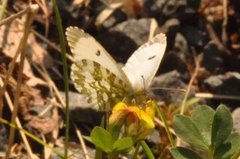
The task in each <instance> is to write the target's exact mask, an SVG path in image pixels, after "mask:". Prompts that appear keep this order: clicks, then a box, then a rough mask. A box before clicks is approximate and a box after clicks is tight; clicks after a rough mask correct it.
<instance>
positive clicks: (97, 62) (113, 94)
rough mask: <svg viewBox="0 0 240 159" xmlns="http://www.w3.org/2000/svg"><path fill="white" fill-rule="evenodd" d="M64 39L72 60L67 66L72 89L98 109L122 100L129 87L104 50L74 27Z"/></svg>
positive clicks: (106, 107)
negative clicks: (69, 68) (66, 41)
mask: <svg viewBox="0 0 240 159" xmlns="http://www.w3.org/2000/svg"><path fill="white" fill-rule="evenodd" d="M66 36H67V40H68V44H69V46H70V49H71V51H72V53H73V56H74V59H75V62H74V63H73V65H72V67H71V79H72V81H73V83H74V85H75V88H76V89H77V90H78V91H79V92H81V93H83V94H84V95H85V96H86V97H87V99H88V102H89V103H91V104H93V105H94V106H97V108H98V109H100V110H109V108H111V107H112V106H113V105H114V104H116V103H117V102H119V101H121V100H123V98H124V96H125V95H127V93H128V92H129V89H131V85H130V82H129V81H128V79H127V77H126V75H125V74H124V72H123V71H122V70H121V68H119V66H118V65H117V63H116V62H115V61H114V59H113V58H112V57H111V56H110V55H109V54H108V53H107V51H106V50H105V49H104V48H103V47H102V46H101V45H100V44H99V43H98V42H97V41H96V40H95V39H94V38H93V37H92V36H90V35H89V34H87V33H86V32H84V31H83V30H81V29H79V28H77V27H69V28H67V31H66Z"/></svg>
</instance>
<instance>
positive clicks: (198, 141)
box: [173, 115, 208, 150]
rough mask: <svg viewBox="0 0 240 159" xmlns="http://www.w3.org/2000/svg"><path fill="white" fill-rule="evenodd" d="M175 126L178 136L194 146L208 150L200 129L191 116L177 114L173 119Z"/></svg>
mask: <svg viewBox="0 0 240 159" xmlns="http://www.w3.org/2000/svg"><path fill="white" fill-rule="evenodd" d="M173 128H174V130H175V132H176V134H177V136H178V137H180V138H181V139H182V140H183V141H185V142H187V143H189V144H191V145H192V146H194V147H196V148H199V149H202V150H208V146H207V144H206V143H205V141H204V139H203V137H202V135H201V133H200V131H199V130H198V128H197V126H196V125H195V123H194V122H193V121H192V119H191V118H190V117H187V116H183V115H176V116H175V117H174V119H173Z"/></svg>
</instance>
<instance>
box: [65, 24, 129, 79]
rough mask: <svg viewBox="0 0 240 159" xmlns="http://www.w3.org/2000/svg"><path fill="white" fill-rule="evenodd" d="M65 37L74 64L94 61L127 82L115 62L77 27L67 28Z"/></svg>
mask: <svg viewBox="0 0 240 159" xmlns="http://www.w3.org/2000/svg"><path fill="white" fill-rule="evenodd" d="M66 36H67V40H68V44H69V46H70V49H71V52H72V53H73V57H74V60H75V61H76V62H78V61H81V60H83V59H88V60H92V61H95V62H97V63H99V64H100V65H101V66H103V67H105V68H107V69H108V70H109V71H110V72H113V73H114V74H115V75H116V76H117V77H119V78H120V79H122V80H123V81H126V82H128V81H127V80H128V78H127V77H126V75H125V74H124V72H123V71H122V70H121V69H120V68H119V66H118V65H117V63H116V61H115V60H114V59H113V58H112V57H111V56H110V55H109V53H108V52H107V51H106V50H105V49H104V48H103V47H102V46H101V44H99V43H98V42H97V41H96V40H95V39H94V38H93V37H92V36H91V35H89V34H88V33H86V32H84V31H83V30H81V29H79V28H77V27H69V28H67V30H66Z"/></svg>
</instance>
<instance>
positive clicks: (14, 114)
mask: <svg viewBox="0 0 240 159" xmlns="http://www.w3.org/2000/svg"><path fill="white" fill-rule="evenodd" d="M37 10H38V7H37V6H36V5H33V6H30V11H29V12H28V14H27V18H26V22H25V30H24V34H23V37H22V39H21V41H20V44H19V46H18V49H17V52H16V54H19V53H21V56H20V67H19V73H18V79H17V87H16V93H15V95H14V110H13V112H12V117H11V123H13V124H15V121H16V117H17V112H18V104H19V97H20V92H21V90H20V89H21V83H22V71H23V64H24V59H25V51H23V50H24V47H25V46H26V43H27V38H28V35H29V33H30V27H31V25H32V21H33V18H34V15H35V13H36V12H37ZM14 136H15V128H12V127H11V128H10V134H9V139H8V149H7V152H6V157H5V158H9V156H10V153H11V147H12V145H13V142H14Z"/></svg>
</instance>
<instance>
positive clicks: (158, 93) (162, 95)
mask: <svg viewBox="0 0 240 159" xmlns="http://www.w3.org/2000/svg"><path fill="white" fill-rule="evenodd" d="M152 88H153V89H152V91H153V92H154V95H155V98H157V101H165V102H167V103H171V104H174V105H175V106H180V105H181V102H182V100H183V97H184V94H185V92H184V91H183V89H185V88H186V84H185V83H184V82H183V81H182V79H181V74H180V73H179V72H177V71H171V72H168V73H165V74H162V75H160V76H157V77H155V78H154V79H153V82H152Z"/></svg>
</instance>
